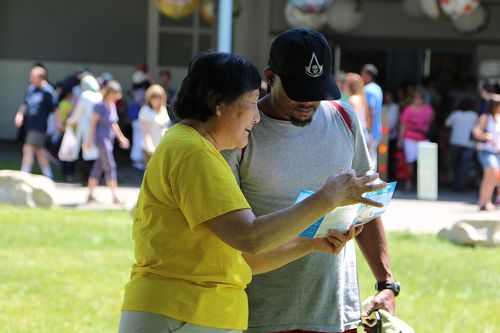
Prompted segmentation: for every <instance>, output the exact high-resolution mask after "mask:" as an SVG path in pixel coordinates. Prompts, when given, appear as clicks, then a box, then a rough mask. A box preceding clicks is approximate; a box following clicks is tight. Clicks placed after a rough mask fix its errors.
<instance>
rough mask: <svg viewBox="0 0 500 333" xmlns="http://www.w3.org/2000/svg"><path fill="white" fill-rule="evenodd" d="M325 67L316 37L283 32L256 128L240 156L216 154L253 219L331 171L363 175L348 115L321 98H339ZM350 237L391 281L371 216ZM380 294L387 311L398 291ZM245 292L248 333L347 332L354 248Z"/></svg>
mask: <svg viewBox="0 0 500 333" xmlns="http://www.w3.org/2000/svg"><path fill="white" fill-rule="evenodd" d="M331 70H332V68H331V50H330V47H329V46H328V43H327V41H326V39H325V38H324V37H323V36H322V35H321V34H319V33H318V32H315V31H312V30H308V29H292V30H289V31H286V32H285V33H283V34H281V35H279V36H278V37H277V38H276V39H275V40H274V41H273V44H272V46H271V52H270V59H269V67H267V68H266V69H265V71H264V75H265V79H266V81H267V83H268V85H269V87H270V93H269V94H267V95H266V96H264V97H263V98H262V99H261V100H260V101H259V109H260V111H261V120H260V123H259V124H257V125H256V126H254V128H253V130H252V133H251V135H250V137H249V143H248V145H247V147H246V148H245V149H244V150H243V151H241V150H236V151H231V152H225V156H226V158H227V160H228V163H229V165H230V166H231V168H232V169H233V171H234V173H235V175H236V177H237V179H238V181H239V184H240V186H241V189H242V191H243V193H244V194H245V197H246V198H247V200H248V202H249V203H250V205H251V206H252V210H253V211H254V213H255V215H256V216H260V215H263V214H268V213H271V212H273V211H275V210H278V209H281V208H284V207H287V206H290V205H291V204H293V203H294V202H295V199H296V198H297V196H298V194H299V192H300V191H301V190H303V189H305V190H313V191H316V190H318V189H320V188H321V186H322V184H323V183H324V182H325V180H326V179H327V178H328V177H329V176H331V175H332V174H334V173H335V172H337V171H338V170H339V169H340V168H342V169H350V168H352V169H354V170H356V172H357V173H358V174H364V173H366V172H368V171H369V170H370V169H371V162H370V157H369V154H368V150H367V148H366V144H365V141H364V137H363V133H362V130H361V128H360V124H359V121H358V120H357V118H356V115H355V113H354V112H353V111H352V110H351V109H350V107H348V105H346V104H343V112H340V111H339V110H338V109H337V108H336V107H335V106H334V105H333V104H332V103H330V102H328V101H326V100H332V99H338V98H339V97H340V93H339V91H338V88H337V86H336V84H335V81H334V79H333V76H332V75H331ZM322 100H323V102H320V101H322ZM357 241H358V244H359V245H360V248H361V250H362V251H363V253H364V255H365V257H366V258H367V261H368V263H369V264H370V267H371V269H372V271H373V273H374V275H375V279H376V281H379V282H386V281H387V282H392V280H393V278H392V272H391V268H390V263H389V257H388V253H387V246H386V241H385V236H384V229H383V225H382V223H381V221H380V219H378V220H375V221H372V222H369V223H368V224H367V225H365V227H364V229H363V231H362V232H361V233H360V234H359V235H358V236H357ZM364 278H366V277H364ZM388 285H391V284H388ZM380 289H381V291H379V292H378V293H377V295H376V297H375V300H374V302H373V303H372V306H374V307H377V308H385V309H387V310H389V311H390V312H394V308H395V304H394V296H395V293H397V292H393V291H392V290H390V289H383V288H380ZM247 293H248V296H249V308H250V318H249V328H248V330H249V332H256V333H260V332H280V331H289V330H303V331H316V332H351V331H352V332H356V328H357V327H358V326H359V323H360V317H361V310H360V300H359V289H358V281H357V273H356V256H355V248H354V242H349V243H347V244H346V246H345V247H344V249H343V250H342V252H340V254H339V255H338V256H328V255H324V254H320V253H315V254H311V255H308V256H306V257H303V258H301V259H299V260H297V261H295V262H292V263H290V264H288V265H286V266H283V267H282V268H280V269H278V270H275V271H272V272H270V273H266V274H261V275H257V276H254V278H253V281H252V283H251V284H250V285H249V287H248V289H247ZM370 312H371V311H370Z"/></svg>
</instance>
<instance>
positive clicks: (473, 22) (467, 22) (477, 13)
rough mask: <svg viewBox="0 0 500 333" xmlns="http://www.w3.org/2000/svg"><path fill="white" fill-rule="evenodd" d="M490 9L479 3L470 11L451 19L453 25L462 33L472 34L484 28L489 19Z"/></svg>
mask: <svg viewBox="0 0 500 333" xmlns="http://www.w3.org/2000/svg"><path fill="white" fill-rule="evenodd" d="M490 16H491V15H490V10H489V8H488V7H487V6H485V5H481V6H479V7H477V8H476V9H475V10H474V11H473V12H472V13H470V14H469V15H466V16H462V17H459V18H457V19H455V20H453V21H452V24H453V27H454V28H455V29H456V30H457V31H458V32H460V33H462V34H472V33H476V32H479V31H481V30H483V29H484V28H486V26H487V25H488V23H489V21H490Z"/></svg>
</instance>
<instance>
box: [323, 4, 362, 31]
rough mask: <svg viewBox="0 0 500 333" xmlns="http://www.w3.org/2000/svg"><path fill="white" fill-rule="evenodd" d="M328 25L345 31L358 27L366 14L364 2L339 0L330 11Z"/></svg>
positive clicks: (333, 28) (336, 29) (335, 29)
mask: <svg viewBox="0 0 500 333" xmlns="http://www.w3.org/2000/svg"><path fill="white" fill-rule="evenodd" d="M328 13H329V16H328V26H329V27H330V28H331V29H332V30H334V31H337V32H341V33H345V32H349V31H352V30H353V29H355V28H357V27H358V26H359V25H360V24H361V22H362V20H363V16H364V10H363V4H362V3H361V1H359V0H337V1H336V2H335V4H334V5H333V6H332V8H330V10H329V11H328Z"/></svg>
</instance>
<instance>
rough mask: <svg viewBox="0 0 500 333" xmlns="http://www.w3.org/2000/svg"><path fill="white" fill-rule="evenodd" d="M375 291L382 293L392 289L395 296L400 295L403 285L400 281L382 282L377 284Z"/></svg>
mask: <svg viewBox="0 0 500 333" xmlns="http://www.w3.org/2000/svg"><path fill="white" fill-rule="evenodd" d="M375 289H376V290H377V291H382V290H384V289H390V290H392V291H393V292H394V296H398V295H399V291H400V290H401V283H399V282H398V281H382V282H377V283H375Z"/></svg>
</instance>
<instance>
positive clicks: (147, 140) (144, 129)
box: [139, 119, 155, 153]
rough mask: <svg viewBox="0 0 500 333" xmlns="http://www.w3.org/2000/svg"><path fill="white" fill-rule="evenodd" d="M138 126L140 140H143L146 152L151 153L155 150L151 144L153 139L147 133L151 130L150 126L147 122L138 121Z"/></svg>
mask: <svg viewBox="0 0 500 333" xmlns="http://www.w3.org/2000/svg"><path fill="white" fill-rule="evenodd" d="M139 124H140V125H141V132H142V140H144V144H145V146H146V151H147V152H149V153H152V152H154V150H155V145H154V143H153V138H152V137H151V134H150V133H149V131H150V130H151V124H150V123H149V122H148V121H145V120H140V119H139Z"/></svg>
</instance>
